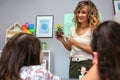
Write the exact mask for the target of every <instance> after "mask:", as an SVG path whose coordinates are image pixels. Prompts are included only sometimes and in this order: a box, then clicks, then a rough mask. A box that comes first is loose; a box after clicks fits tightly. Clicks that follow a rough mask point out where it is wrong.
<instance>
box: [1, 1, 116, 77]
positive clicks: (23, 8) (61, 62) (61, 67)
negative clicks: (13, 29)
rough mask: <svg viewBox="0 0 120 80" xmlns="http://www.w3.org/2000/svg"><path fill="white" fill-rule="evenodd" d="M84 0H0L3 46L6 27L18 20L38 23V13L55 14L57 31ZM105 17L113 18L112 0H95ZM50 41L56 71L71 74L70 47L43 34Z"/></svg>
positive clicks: (44, 39)
mask: <svg viewBox="0 0 120 80" xmlns="http://www.w3.org/2000/svg"><path fill="white" fill-rule="evenodd" d="M79 1H80V0H0V50H2V48H3V46H4V44H5V33H6V29H7V28H8V27H10V26H11V25H13V24H14V23H16V22H19V23H20V24H24V23H25V22H30V23H33V24H35V25H36V15H54V24H53V25H54V26H53V35H54V31H55V27H56V24H57V23H61V24H62V25H64V14H67V13H73V10H74V9H75V7H76V5H77V3H78V2H79ZM92 1H93V2H94V3H95V4H96V6H97V8H98V10H99V12H100V13H101V14H102V21H105V20H113V15H114V12H113V3H112V0H92ZM40 40H41V41H46V42H47V45H48V46H47V49H50V50H51V51H52V53H53V55H54V74H55V75H58V76H60V77H61V78H68V71H69V51H67V50H65V48H64V47H63V45H62V44H61V43H60V42H59V41H57V40H56V38H55V36H53V38H40Z"/></svg>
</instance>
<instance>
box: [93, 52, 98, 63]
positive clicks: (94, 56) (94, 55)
mask: <svg viewBox="0 0 120 80" xmlns="http://www.w3.org/2000/svg"><path fill="white" fill-rule="evenodd" d="M92 64H98V53H97V52H93V59H92Z"/></svg>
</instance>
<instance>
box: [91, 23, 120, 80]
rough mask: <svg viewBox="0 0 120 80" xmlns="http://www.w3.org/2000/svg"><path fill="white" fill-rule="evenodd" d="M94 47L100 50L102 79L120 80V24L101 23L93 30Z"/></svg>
mask: <svg viewBox="0 0 120 80" xmlns="http://www.w3.org/2000/svg"><path fill="white" fill-rule="evenodd" d="M92 49H93V51H95V52H98V71H99V74H100V77H101V80H106V78H109V80H120V62H119V61H120V24H119V23H117V22H114V21H105V22H103V23H101V24H100V25H99V26H98V27H97V28H96V29H95V30H94V32H93V40H92Z"/></svg>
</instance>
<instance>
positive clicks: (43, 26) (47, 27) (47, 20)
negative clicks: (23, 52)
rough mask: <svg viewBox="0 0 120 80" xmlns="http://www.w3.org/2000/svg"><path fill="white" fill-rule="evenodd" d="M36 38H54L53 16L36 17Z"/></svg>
mask: <svg viewBox="0 0 120 80" xmlns="http://www.w3.org/2000/svg"><path fill="white" fill-rule="evenodd" d="M36 20H37V21H36V37H43V38H45V37H46V38H52V37H53V15H37V16H36Z"/></svg>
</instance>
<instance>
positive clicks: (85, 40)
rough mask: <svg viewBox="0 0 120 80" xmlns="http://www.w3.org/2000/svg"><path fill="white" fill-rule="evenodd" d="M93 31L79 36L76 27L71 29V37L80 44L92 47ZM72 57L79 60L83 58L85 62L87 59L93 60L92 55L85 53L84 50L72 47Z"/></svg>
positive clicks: (89, 30)
mask: <svg viewBox="0 0 120 80" xmlns="http://www.w3.org/2000/svg"><path fill="white" fill-rule="evenodd" d="M91 34H92V33H91V29H90V28H89V29H88V30H87V31H86V32H85V33H84V34H82V35H80V36H78V35H77V34H76V32H75V27H74V26H73V27H71V30H70V36H71V37H72V38H74V39H75V40H77V41H78V42H80V43H82V44H85V45H90V42H91V39H92V36H91ZM70 57H77V58H81V59H82V58H83V59H85V60H87V59H92V55H91V54H88V53H86V52H85V51H83V50H82V49H80V48H78V47H76V46H74V45H72V50H71V53H70Z"/></svg>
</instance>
